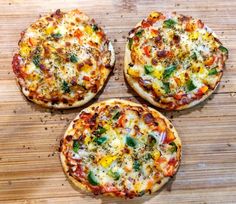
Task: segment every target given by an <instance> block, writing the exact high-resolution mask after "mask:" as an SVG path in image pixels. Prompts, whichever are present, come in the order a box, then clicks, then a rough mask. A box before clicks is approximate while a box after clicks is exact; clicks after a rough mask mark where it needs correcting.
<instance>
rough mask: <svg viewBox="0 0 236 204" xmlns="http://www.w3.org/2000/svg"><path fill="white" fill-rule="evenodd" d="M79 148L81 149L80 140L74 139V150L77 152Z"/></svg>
mask: <svg viewBox="0 0 236 204" xmlns="http://www.w3.org/2000/svg"><path fill="white" fill-rule="evenodd" d="M78 150H79V142H78V140H74V141H73V151H74V152H75V153H77V152H78Z"/></svg>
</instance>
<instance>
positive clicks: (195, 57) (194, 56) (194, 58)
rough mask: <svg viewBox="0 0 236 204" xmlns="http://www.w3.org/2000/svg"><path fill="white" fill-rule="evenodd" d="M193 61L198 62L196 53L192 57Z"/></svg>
mask: <svg viewBox="0 0 236 204" xmlns="http://www.w3.org/2000/svg"><path fill="white" fill-rule="evenodd" d="M190 58H191V59H193V60H197V54H196V52H194V53H193V54H192V55H191V56H190Z"/></svg>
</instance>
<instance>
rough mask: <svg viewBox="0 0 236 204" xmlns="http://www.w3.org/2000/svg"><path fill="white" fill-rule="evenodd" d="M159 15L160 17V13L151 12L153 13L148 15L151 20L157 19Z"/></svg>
mask: <svg viewBox="0 0 236 204" xmlns="http://www.w3.org/2000/svg"><path fill="white" fill-rule="evenodd" d="M160 15H161V13H159V12H156V11H153V12H151V13H150V15H149V16H150V17H151V18H158V17H159V16H160Z"/></svg>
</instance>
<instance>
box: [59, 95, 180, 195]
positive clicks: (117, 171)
mask: <svg viewBox="0 0 236 204" xmlns="http://www.w3.org/2000/svg"><path fill="white" fill-rule="evenodd" d="M60 158H61V162H62V166H63V169H64V172H65V173H66V175H67V176H68V179H69V181H71V183H72V184H73V185H74V186H76V187H78V188H79V189H83V190H87V191H90V192H93V193H94V194H95V195H98V194H105V195H110V196H116V197H124V198H133V197H137V196H142V195H144V194H145V193H153V192H155V191H157V190H158V189H160V188H161V187H162V186H163V185H164V184H165V183H166V182H167V181H168V180H169V179H170V178H171V177H173V176H174V174H175V173H176V171H177V169H178V167H179V165H180V159H181V141H180V138H179V136H178V134H177V132H176V130H175V128H174V127H173V125H172V124H171V123H170V121H169V120H168V119H167V118H165V117H164V116H163V115H162V114H160V113H159V112H158V111H156V110H154V109H152V108H148V107H146V106H142V105H139V104H136V103H133V102H130V101H125V100H119V99H110V100H107V101H103V102H99V103H95V104H93V105H91V106H89V107H87V108H86V109H84V110H82V111H81V112H80V113H79V114H78V116H77V117H76V118H75V119H74V120H73V121H72V122H71V124H70V125H69V127H68V129H67V130H66V133H65V135H64V137H63V138H62V140H61V145H60Z"/></svg>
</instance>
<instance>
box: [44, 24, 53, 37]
mask: <svg viewBox="0 0 236 204" xmlns="http://www.w3.org/2000/svg"><path fill="white" fill-rule="evenodd" d="M53 30H54V28H53V27H52V26H49V27H47V28H46V29H45V33H46V34H47V35H51V34H52V32H53Z"/></svg>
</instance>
